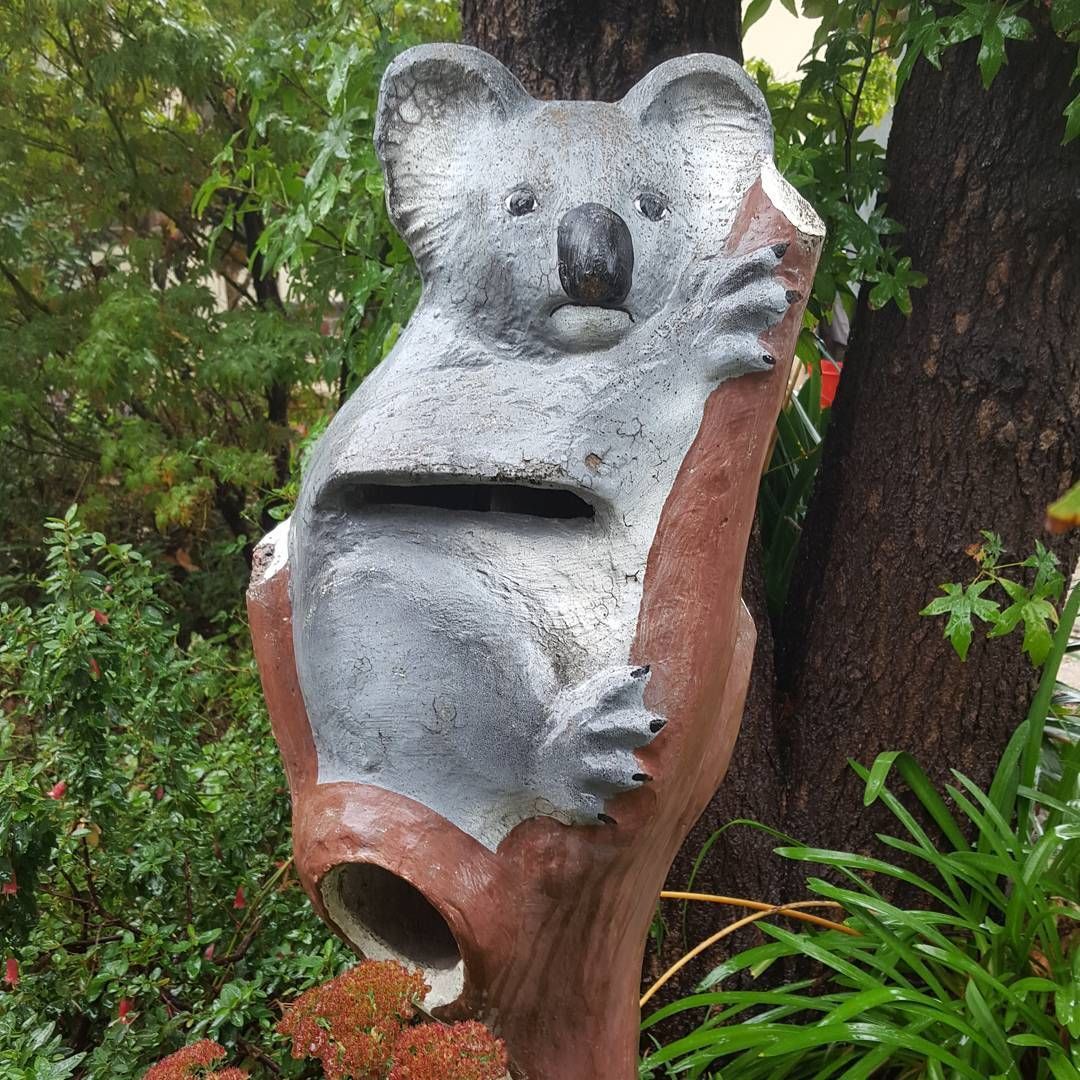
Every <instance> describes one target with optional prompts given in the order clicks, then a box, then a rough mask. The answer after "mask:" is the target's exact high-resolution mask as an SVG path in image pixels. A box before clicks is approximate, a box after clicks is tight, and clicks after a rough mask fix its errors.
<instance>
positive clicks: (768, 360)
mask: <svg viewBox="0 0 1080 1080" xmlns="http://www.w3.org/2000/svg"><path fill="white" fill-rule="evenodd" d="M761 359H762V361H763V362H764V363H765V365H766V367H772V366H773V365H774V364H775V363H776V357H775V356H770V355H769V354H768V353H762V354H761Z"/></svg>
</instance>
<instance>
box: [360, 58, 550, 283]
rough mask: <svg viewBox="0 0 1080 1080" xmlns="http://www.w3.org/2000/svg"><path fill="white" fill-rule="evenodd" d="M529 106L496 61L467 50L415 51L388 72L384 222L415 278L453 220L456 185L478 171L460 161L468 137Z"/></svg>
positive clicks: (380, 127) (383, 93)
mask: <svg viewBox="0 0 1080 1080" xmlns="http://www.w3.org/2000/svg"><path fill="white" fill-rule="evenodd" d="M532 101H533V99H532V98H530V97H529V95H528V94H527V93H526V92H525V88H524V87H523V86H522V85H521V83H519V82H518V81H517V79H515V78H514V76H513V75H511V74H510V72H509V71H507V69H506V68H505V67H503V65H502V64H500V63H499V61H498V60H496V59H495V58H494V57H493V56H489V55H488V54H487V53H485V52H483V51H481V50H480V49H473V48H470V47H468V46H466V45H418V46H416V47H415V48H412V49H408V50H406V51H405V52H403V53H402V54H401V55H400V56H398V57H397V58H396V59H395V60H394V61H393V63H391V65H390V66H389V67H388V68H387V69H386V73H385V74H384V75H383V80H382V85H381V87H380V88H379V106H378V114H377V116H376V119H375V150H376V153H377V154H378V155H379V160H380V161H381V162H382V166H383V172H384V174H385V176H386V205H387V208H388V210H389V212H390V219H391V221H393V223H394V225H395V226H396V227H397V229H398V231H399V232H400V233H401V235H402V236H403V237H404V238H405V241H406V243H407V244H408V245H409V247H410V248H411V249H412V253H413V255H414V256H415V257H416V261H417V263H418V264H419V265H420V268H421V270H423V269H424V263H425V261H426V255H427V254H428V252H429V251H430V250H431V249H432V248H433V247H434V246H436V237H435V234H437V231H438V226H439V223H440V222H441V221H443V222H444V221H446V220H447V219H449V218H451V217H452V216H453V214H454V207H453V205H452V199H453V195H454V193H455V191H456V190H459V189H460V184H456V183H455V181H456V180H461V179H467V177H468V176H469V174H475V172H476V171H477V170H479V169H482V168H483V164H482V162H478V161H475V160H468V159H467V158H466V152H465V151H464V147H465V146H467V144H468V141H469V136H471V135H473V134H474V133H476V132H477V131H478V129H482V128H484V127H489V126H495V125H500V124H503V123H505V122H506V121H508V120H509V119H510V118H511V117H512V116H513V115H514V114H515V113H516V112H519V111H523V110H525V109H526V108H528V106H529V105H530V104H531V103H532Z"/></svg>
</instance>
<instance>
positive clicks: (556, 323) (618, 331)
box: [549, 301, 634, 352]
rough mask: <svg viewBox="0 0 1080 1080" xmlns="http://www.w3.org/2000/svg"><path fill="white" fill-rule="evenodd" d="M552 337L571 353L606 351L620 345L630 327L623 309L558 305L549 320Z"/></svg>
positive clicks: (628, 317)
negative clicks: (595, 350)
mask: <svg viewBox="0 0 1080 1080" xmlns="http://www.w3.org/2000/svg"><path fill="white" fill-rule="evenodd" d="M549 324H550V327H551V330H552V332H553V336H554V338H555V340H556V342H557V343H558V344H559V345H562V346H563V347H565V348H568V349H570V350H572V351H575V352H578V351H587V350H591V349H606V348H610V347H611V346H612V345H615V344H617V343H618V342H619V341H621V340H622V339H623V338H624V337H625V336H626V335H627V334H628V333H629V332H630V328H631V327H632V326H633V325H634V316H633V315H631V314H630V312H629V310H628V309H627V308H625V307H599V306H597V305H595V304H578V303H574V302H573V301H570V302H568V303H564V304H559V305H558V307H556V308H554V309H553V310H552V312H551V315H550V316H549Z"/></svg>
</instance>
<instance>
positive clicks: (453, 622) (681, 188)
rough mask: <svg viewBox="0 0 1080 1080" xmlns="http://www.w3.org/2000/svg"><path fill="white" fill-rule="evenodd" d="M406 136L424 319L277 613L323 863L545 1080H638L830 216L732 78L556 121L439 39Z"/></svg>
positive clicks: (523, 1069)
mask: <svg viewBox="0 0 1080 1080" xmlns="http://www.w3.org/2000/svg"><path fill="white" fill-rule="evenodd" d="M375 139H376V146H377V149H378V153H379V156H380V159H381V161H382V164H383V168H384V170H385V174H386V192H387V203H388V206H389V211H390V215H391V218H392V220H393V221H394V224H395V225H396V226H397V228H398V229H399V230H400V232H401V234H402V236H403V237H404V238H405V240H406V241H407V242H408V244H409V247H410V248H411V250H412V252H413V254H414V256H415V257H416V261H417V264H418V265H419V268H420V271H421V273H422V275H423V282H424V289H423V296H422V299H421V301H420V304H419V306H418V308H417V310H416V313H415V315H414V316H413V318H412V320H411V321H410V323H409V325H408V327H407V328H406V329H405V331H404V332H403V333H402V335H401V337H400V339H399V340H398V342H397V344H396V346H395V347H394V349H393V352H392V353H391V354H390V356H388V357H387V359H386V360H385V361H384V362H383V363H382V365H381V366H380V367H379V368H378V369H377V370H376V371H375V372H374V373H373V374H372V375H370V376H369V377H368V378H367V379H366V380H365V381H364V383H363V384H362V385H361V387H360V388H359V390H358V391H357V392H356V393H355V394H354V395H353V396H352V398H351V399H350V400H349V401H348V403H347V404H346V405H345V407H344V408H343V409H342V410H341V411H340V412H339V413H338V415H337V416H336V417H335V419H334V421H333V423H332V424H331V425H330V427H329V428H328V430H327V431H326V434H325V435H324V436H323V437H322V439H321V440H320V441H319V443H318V445H317V447H316V448H315V451H314V453H313V454H312V457H311V460H310V464H309V466H308V468H307V471H306V475H305V477H304V481H303V484H302V487H301V493H300V498H299V503H298V505H297V508H296V512H295V514H294V515H293V517H292V519H291V521H290V522H288V523H285V524H283V525H282V526H281V527H280V528H278V529H276V530H275V531H274V532H273V533H271V534H270V535H269V536H268V537H267V538H266V539H265V540H264V541H263V543H262V544H261V545H260V547H259V549H258V553H257V557H256V563H255V571H254V576H253V579H252V583H251V587H250V591H249V608H250V614H251V627H252V633H253V635H254V640H255V647H256V652H257V655H258V660H259V665H260V670H261V673H262V679H263V686H264V690H265V693H266V698H267V701H268V704H269V708H270V714H271V718H272V721H273V725H274V733H275V735H276V737H277V741H278V743H279V745H280V747H281V751H282V754H283V756H284V760H285V765H286V768H287V771H288V777H289V784H290V787H291V790H292V798H293V828H294V846H295V853H296V865H297V868H298V871H299V874H300V876H301V879H302V880H303V883H304V886H305V887H306V889H307V890H308V892H309V893H310V895H311V899H312V901H313V903H314V904H315V906H316V907H317V908H318V910H319V913H320V914H321V915H322V916H323V918H325V919H326V921H327V922H328V923H329V924H330V925H331V926H332V927H333V928H334V930H335V931H336V932H337V933H338V934H340V935H341V936H342V937H344V938H345V939H346V940H347V941H349V942H350V943H351V944H352V945H353V946H354V947H355V948H356V949H357V950H358V951H360V952H362V953H363V954H365V955H369V956H374V957H394V958H398V959H400V960H401V961H402V962H404V963H405V964H407V965H409V966H410V967H420V968H422V969H423V970H424V972H425V974H426V977H427V979H428V981H429V982H430V983H431V984H432V986H433V990H432V993H431V995H430V997H429V999H428V1001H429V1004H433V1005H436V1006H438V1008H437V1009H436V1012H437V1014H438V1015H440V1016H442V1017H445V1018H455V1017H460V1016H466V1015H468V1016H475V1017H477V1018H478V1019H481V1020H483V1021H484V1022H485V1023H487V1024H488V1025H489V1026H490V1027H491V1028H492V1029H493V1030H495V1031H496V1032H497V1033H498V1034H500V1035H501V1036H502V1037H503V1038H505V1039H506V1042H507V1045H508V1048H509V1051H510V1054H511V1057H512V1060H513V1063H514V1070H515V1075H517V1076H522V1077H528V1078H530V1080H578V1078H581V1080H585V1078H588V1080H594V1078H603V1080H630V1078H632V1077H635V1076H636V1075H637V1070H636V1048H637V1025H638V1020H639V1018H638V1009H637V998H638V993H639V983H640V972H641V960H642V953H643V949H644V944H645V939H646V934H647V931H648V927H649V922H650V918H651V915H652V912H653V910H654V905H655V903H656V897H657V893H658V892H659V890H660V888H661V885H662V883H663V881H664V876H665V873H666V871H667V869H668V867H669V865H670V862H671V860H672V858H673V857H674V854H675V852H676V851H677V849H678V847H679V844H680V842H681V841H682V839H683V838H684V837H685V835H686V833H687V832H688V831H689V829H690V827H691V825H692V824H693V822H694V820H695V819H696V818H697V817H698V815H699V814H700V813H701V811H702V810H703V808H704V807H705V805H706V803H707V802H708V800H709V798H710V797H711V796H712V794H713V793H714V792H715V791H716V789H717V787H718V786H719V784H720V781H721V779H722V778H723V774H724V770H725V767H726V765H727V762H728V759H729V757H730V754H731V749H732V744H733V742H734V740H735V735H736V732H737V729H738V725H739V718H740V714H741V710H742V705H743V699H744V696H745V692H746V686H747V679H748V676H749V669H750V662H751V658H752V654H753V650H754V639H755V634H754V626H753V622H752V620H751V618H750V616H749V615H748V613H747V611H746V609H745V607H744V606H743V604H742V599H741V594H740V583H741V578H742V569H743V560H744V556H745V549H746V544H747V538H748V534H749V531H750V527H751V522H752V519H753V514H754V504H755V497H756V491H757V485H758V480H759V477H760V474H761V471H762V468H763V464H764V461H765V457H766V453H767V451H768V447H769V443H770V435H771V432H772V429H773V425H774V422H775V420H776V414H777V411H778V409H779V407H780V403H781V400H782V398H783V394H784V388H785V381H786V377H787V370H788V361H789V360H790V358H791V354H792V350H793V348H794V341H795V337H796V335H797V333H798V329H799V325H800V319H801V312H802V308H803V303H804V298H805V296H806V293H807V291H808V289H809V287H810V282H811V278H812V275H813V271H814V266H815V264H816V261H817V256H818V251H819V249H820V243H821V236H822V227H821V223H820V221H819V220H818V218H817V216H816V215H815V214H814V212H813V211H812V210H811V209H810V208H809V207H808V206H807V205H806V204H805V203H804V202H803V201H802V200H801V199H800V198H799V196H798V195H797V194H796V193H795V192H794V190H793V189H792V188H791V187H790V186H789V185H788V184H787V183H786V182H785V181H784V180H783V179H782V178H781V177H780V176H779V174H778V173H777V171H776V169H775V168H774V166H773V163H772V131H771V125H770V121H769V116H768V112H767V110H766V107H765V103H764V101H763V99H762V97H761V95H760V94H759V92H758V90H757V88H756V87H755V86H754V84H753V83H752V82H751V80H750V79H749V78H748V77H747V76H746V75H745V74H744V73H743V71H742V70H741V68H739V67H738V66H737V65H736V64H734V63H733V62H731V61H729V60H726V59H723V58H720V57H717V56H707V55H698V56H688V57H683V58H680V59H676V60H671V61H669V62H667V63H665V64H663V65H662V66H660V67H658V68H656V69H655V70H654V71H653V72H652V73H651V74H649V75H648V76H647V77H646V78H644V79H643V80H642V81H641V82H640V83H639V84H638V85H637V86H636V87H634V89H633V90H631V91H630V93H629V94H628V95H627V96H626V97H625V98H623V99H622V101H620V102H618V103H617V104H602V103H597V102H541V101H536V100H534V99H532V98H530V97H529V96H528V95H527V94H526V93H525V91H524V90H523V89H522V87H521V86H520V84H519V83H518V82H517V81H516V80H515V79H514V77H513V76H512V75H511V74H510V73H509V72H508V71H507V70H506V69H505V68H503V67H502V66H501V65H500V64H499V63H498V62H497V61H495V60H493V59H492V58H491V57H489V56H487V55H486V54H485V53H482V52H480V51H478V50H475V49H470V48H465V47H458V46H450V45H432V46H423V47H420V48H416V49H412V50H410V51H408V52H406V53H404V54H403V55H402V56H400V57H399V58H398V59H397V60H396V61H395V62H394V63H393V64H392V65H391V66H390V68H389V70H388V71H387V73H386V76H385V78H384V80H383V84H382V92H381V96H380V102H379V114H378V120H377V124H376V134H375Z"/></svg>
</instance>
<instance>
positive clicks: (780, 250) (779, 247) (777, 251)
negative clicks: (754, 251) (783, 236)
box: [772, 240, 789, 259]
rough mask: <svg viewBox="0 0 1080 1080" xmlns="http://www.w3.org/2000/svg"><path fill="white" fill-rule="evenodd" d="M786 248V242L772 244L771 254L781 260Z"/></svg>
mask: <svg viewBox="0 0 1080 1080" xmlns="http://www.w3.org/2000/svg"><path fill="white" fill-rule="evenodd" d="M788 246H789V245H788V242H787V241H786V240H784V241H782V242H781V243H779V244H773V246H772V249H773V254H774V255H775V256H776V257H777V258H778V259H782V258H783V257H784V256H785V255H786V254H787V249H788Z"/></svg>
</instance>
